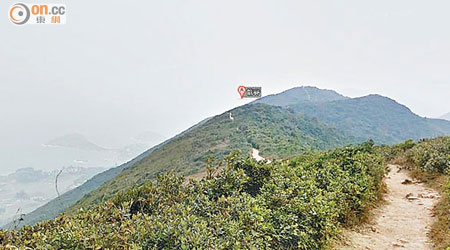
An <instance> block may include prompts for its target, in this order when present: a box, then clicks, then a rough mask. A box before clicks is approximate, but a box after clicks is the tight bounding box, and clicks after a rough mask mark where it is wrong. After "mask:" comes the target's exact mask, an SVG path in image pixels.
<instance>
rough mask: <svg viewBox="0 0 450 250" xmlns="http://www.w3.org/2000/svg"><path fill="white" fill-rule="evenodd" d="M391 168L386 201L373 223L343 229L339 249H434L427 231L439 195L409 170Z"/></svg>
mask: <svg viewBox="0 0 450 250" xmlns="http://www.w3.org/2000/svg"><path fill="white" fill-rule="evenodd" d="M389 168H390V172H389V175H388V176H387V178H386V185H387V188H388V192H387V194H386V197H385V199H386V203H385V204H384V205H382V206H380V207H379V208H376V209H375V210H374V211H373V213H374V220H373V223H372V224H371V225H366V226H364V227H363V228H361V229H360V230H359V232H355V231H349V232H344V234H343V239H344V240H343V241H344V243H342V245H340V246H339V247H337V249H374V250H375V249H377V250H378V249H414V250H419V249H433V245H432V244H431V242H430V241H429V239H428V237H427V234H428V231H429V228H430V227H431V224H432V223H433V221H434V218H433V213H432V210H433V207H434V205H435V204H436V203H437V201H438V199H439V194H438V193H437V192H436V191H434V190H431V189H429V188H426V187H425V186H424V184H423V183H420V182H418V181H416V180H413V179H411V178H410V177H409V175H408V171H407V170H403V169H401V168H399V167H398V166H394V165H389Z"/></svg>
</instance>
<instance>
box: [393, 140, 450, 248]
mask: <svg viewBox="0 0 450 250" xmlns="http://www.w3.org/2000/svg"><path fill="white" fill-rule="evenodd" d="M389 158H390V159H391V160H392V161H393V162H395V163H398V164H401V165H403V166H407V167H408V168H409V169H411V170H412V175H413V177H415V178H417V179H420V180H422V181H424V182H426V183H427V184H428V185H429V186H431V187H433V188H435V189H437V190H439V191H440V192H441V199H440V201H439V204H438V205H437V206H436V207H435V209H434V211H433V212H434V214H435V215H436V218H437V220H436V222H435V223H434V224H433V226H432V228H431V231H430V237H431V239H432V240H433V242H434V244H435V247H436V249H450V181H449V175H450V137H440V138H436V139H425V140H421V141H419V142H418V143H415V142H413V141H406V142H404V143H401V144H397V145H395V146H394V147H392V150H391V152H390V154H389Z"/></svg>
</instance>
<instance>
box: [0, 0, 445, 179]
mask: <svg viewBox="0 0 450 250" xmlns="http://www.w3.org/2000/svg"><path fill="white" fill-rule="evenodd" d="M28 2H37V1H35V0H33V1H28ZM28 2H27V1H25V3H28ZM58 2H63V3H66V5H67V24H66V25H61V26H50V25H44V26H39V25H28V26H23V27H19V26H15V25H13V24H12V23H10V21H9V20H8V17H7V13H8V9H9V7H10V5H11V4H13V3H16V2H15V1H10V0H3V1H1V3H0V13H2V14H3V15H4V17H3V18H1V19H0V20H1V21H0V31H1V36H0V86H1V89H0V119H1V122H0V151H2V150H3V152H5V150H7V149H8V150H11V148H14V150H21V149H23V147H24V146H26V145H31V144H40V143H43V142H45V141H47V140H48V139H51V138H53V137H55V136H58V135H62V134H66V133H72V132H79V133H82V134H85V135H87V136H88V137H89V138H91V139H92V140H94V141H95V142H96V143H98V144H100V145H105V144H107V145H118V144H120V143H121V140H122V139H121V138H124V137H129V136H133V135H135V134H138V133H140V132H142V131H145V130H150V131H154V132H157V133H160V134H163V135H165V136H167V137H171V136H173V135H175V134H176V133H179V132H181V131H182V130H184V129H186V128H187V127H189V126H191V125H193V124H195V123H196V122H198V121H200V120H202V119H204V118H206V117H208V116H212V115H215V114H218V113H221V112H223V111H225V110H227V109H230V108H232V107H235V106H237V105H241V104H244V102H245V101H242V100H240V99H239V96H238V94H237V91H236V89H237V86H238V85H241V84H243V85H252V86H261V87H262V90H263V94H264V95H267V94H272V93H277V92H280V91H283V90H285V89H288V88H291V87H295V86H301V85H314V86H317V87H320V88H328V89H334V90H336V91H338V92H340V93H342V94H344V95H346V96H350V97H355V96H362V95H366V94H370V93H378V94H382V95H386V96H389V97H391V98H394V99H396V100H397V101H398V102H400V103H402V104H405V105H407V106H408V107H410V108H411V109H412V110H413V111H414V112H416V113H418V114H420V115H422V116H427V117H437V116H440V115H442V114H444V113H447V112H449V111H450V98H449V93H450V29H449V27H448V25H449V24H450V15H449V14H448V10H449V9H450V4H449V2H448V1H411V0H408V1H371V3H369V2H368V1H360V0H359V1H298V0H295V1H281V0H280V1H273V0H271V1H262V0H257V1H245V0H238V1H229V0H228V1H212V0H205V1H188V0H182V1H171V0H167V1H148V0H147V1H120V2H119V1H106V0H96V1H86V0H76V1H52V3H58ZM0 156H2V157H4V158H5V157H8V154H6V153H4V154H0ZM4 160H5V159H0V162H5V161H4ZM6 162H7V161H6ZM3 167H4V166H3ZM1 169H2V166H1V165H0V170H1Z"/></svg>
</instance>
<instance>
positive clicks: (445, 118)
mask: <svg viewBox="0 0 450 250" xmlns="http://www.w3.org/2000/svg"><path fill="white" fill-rule="evenodd" d="M440 118H441V119H444V120H447V121H450V112H448V113H447V114H445V115H443V116H441V117H440Z"/></svg>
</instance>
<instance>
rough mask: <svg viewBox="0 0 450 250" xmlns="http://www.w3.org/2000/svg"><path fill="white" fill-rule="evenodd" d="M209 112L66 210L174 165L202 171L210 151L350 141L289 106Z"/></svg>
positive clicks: (266, 152) (288, 152)
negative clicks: (201, 121) (194, 125)
mask: <svg viewBox="0 0 450 250" xmlns="http://www.w3.org/2000/svg"><path fill="white" fill-rule="evenodd" d="M230 112H231V113H232V117H233V118H234V120H231V119H230V114H229V112H226V113H223V114H221V115H218V116H215V117H213V118H211V119H210V120H208V121H207V122H205V123H204V124H202V125H201V126H199V127H197V128H196V129H194V130H192V131H190V132H189V133H185V134H184V135H183V136H180V137H178V138H176V139H174V140H172V141H170V142H169V143H167V144H166V145H164V146H162V147H159V148H157V149H155V150H154V151H153V152H152V153H150V154H148V155H147V156H146V157H144V158H143V159H141V160H140V161H138V162H136V163H135V164H133V165H132V166H130V167H128V168H126V169H124V170H123V171H122V172H121V173H120V174H119V175H118V176H116V177H115V178H114V179H112V180H110V181H108V182H106V183H105V184H104V185H102V186H101V187H100V188H98V189H96V190H95V191H93V192H91V193H90V194H89V195H86V196H85V197H84V198H83V199H82V200H80V201H79V202H78V203H77V204H75V206H73V207H71V208H70V209H69V210H68V212H69V213H70V212H73V211H75V210H77V209H78V208H86V207H89V206H90V205H92V204H95V203H97V202H99V201H100V200H103V199H108V198H110V197H111V196H112V195H114V194H116V193H117V192H120V191H124V190H127V189H129V188H131V187H133V186H134V185H139V184H142V183H145V182H147V181H149V180H152V179H154V177H155V176H156V175H157V174H158V173H162V172H165V171H168V170H169V169H175V170H176V172H178V173H183V174H185V175H190V174H194V173H196V172H199V171H202V170H203V168H204V167H205V161H206V159H207V158H208V157H209V156H210V155H213V156H215V157H216V158H219V159H221V158H222V157H223V156H224V155H226V154H228V153H230V152H231V151H233V150H236V149H240V150H241V151H242V152H250V150H251V148H257V149H259V150H260V152H261V154H262V155H263V156H264V157H265V158H271V157H289V156H293V155H296V154H299V153H301V152H305V151H309V150H312V149H329V148H333V147H336V146H339V145H343V144H348V143H350V142H351V141H352V140H351V138H349V137H346V136H344V135H342V134H341V133H339V132H338V131H337V130H335V129H332V128H329V127H328V126H326V125H324V124H322V123H320V122H318V121H317V120H311V119H309V118H307V117H305V116H303V115H300V114H296V113H294V112H292V111H291V110H288V109H284V108H281V107H274V106H269V105H265V104H255V105H245V106H242V107H239V108H236V109H233V110H231V111H230Z"/></svg>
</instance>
